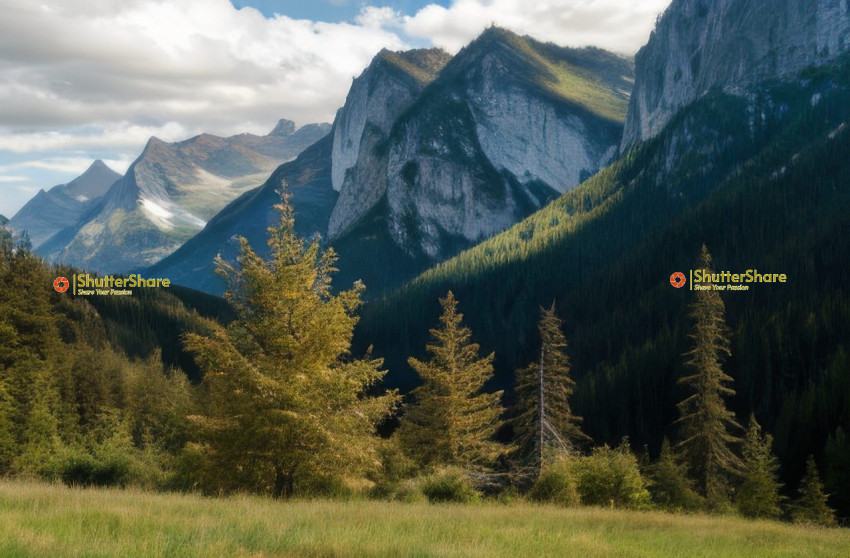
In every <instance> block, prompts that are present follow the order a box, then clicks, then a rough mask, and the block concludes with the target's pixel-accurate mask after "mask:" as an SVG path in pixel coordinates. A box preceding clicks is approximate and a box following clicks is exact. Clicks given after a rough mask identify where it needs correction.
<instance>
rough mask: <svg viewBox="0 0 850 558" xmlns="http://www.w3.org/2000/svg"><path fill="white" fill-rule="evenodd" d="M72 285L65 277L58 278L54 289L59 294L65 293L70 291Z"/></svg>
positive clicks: (54, 282)
mask: <svg viewBox="0 0 850 558" xmlns="http://www.w3.org/2000/svg"><path fill="white" fill-rule="evenodd" d="M70 285H71V284H70V283H68V280H67V279H65V278H64V277H57V278H56V280H55V281H53V288H54V289H56V292H57V293H64V292H65V291H67V290H68V287H69V286H70Z"/></svg>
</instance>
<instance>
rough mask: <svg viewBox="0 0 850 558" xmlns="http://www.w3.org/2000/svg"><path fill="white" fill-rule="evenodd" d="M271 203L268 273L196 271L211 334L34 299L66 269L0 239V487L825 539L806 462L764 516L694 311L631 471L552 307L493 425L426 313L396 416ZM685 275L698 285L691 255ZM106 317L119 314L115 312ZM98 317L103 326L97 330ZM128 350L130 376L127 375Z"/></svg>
mask: <svg viewBox="0 0 850 558" xmlns="http://www.w3.org/2000/svg"><path fill="white" fill-rule="evenodd" d="M288 199H289V198H288V195H287V194H286V193H283V198H282V202H281V203H280V204H279V205H278V206H277V209H278V211H279V212H280V215H281V219H280V222H279V224H278V225H277V226H276V227H272V228H270V229H269V247H270V249H271V250H270V253H271V256H270V258H269V259H268V261H267V260H265V259H263V258H262V257H260V256H258V255H257V254H256V252H254V250H253V249H252V247H251V246H250V245H249V244H248V242H247V241H245V240H244V239H243V240H242V243H241V249H240V255H239V257H238V259H237V261H236V262H227V261H225V260H223V259H221V258H219V259H218V260H217V262H216V264H217V268H218V271H219V273H221V274H222V275H223V276H224V278H225V279H226V280H227V283H228V285H229V288H228V290H227V293H226V297H225V298H226V301H227V303H228V305H229V307H230V313H228V314H227V315H226V319H225V318H223V316H222V315H221V314H219V315H218V317H219V319H218V320H215V319H211V318H210V317H204V316H202V315H201V314H200V313H199V309H200V310H202V311H204V312H206V313H207V315H211V311H212V312H214V310H213V309H214V308H215V305H214V304H209V301H207V304H199V305H198V309H195V308H190V307H187V304H188V303H184V302H182V301H181V300H180V299H179V298H178V297H176V296H174V295H172V294H170V293H167V292H166V290H165V289H151V290H150V292H148V291H144V292H145V295H143V296H139V297H132V298H131V299H130V300H129V301H127V298H128V297H112V298H109V297H104V298H102V299H96V298H93V297H72V296H69V295H68V293H58V292H55V291H53V290H52V284H53V280H52V279H53V277H54V276H55V275H58V274H62V273H68V271H73V270H63V269H59V268H51V267H49V266H47V265H46V264H44V263H43V262H42V261H41V260H40V259H39V258H37V257H36V256H34V255H33V254H32V253H31V252H30V251H29V250H28V248H27V246H26V241H25V240H23V241H18V242H17V243H15V241H14V240H13V239H12V238H11V237H10V236H9V235H5V236H4V237H3V239H2V245H0V248H2V252H0V255H2V259H0V284H2V289H0V293H2V294H0V309H2V312H0V316H2V318H0V320H2V321H0V332H2V337H0V347H2V352H0V355H2V358H0V468H1V470H2V472H3V475H5V476H11V477H16V478H42V479H46V480H53V481H61V482H64V483H66V484H68V485H72V486H80V485H81V486H91V485H96V486H110V485H117V486H140V487H144V488H148V489H156V490H178V491H179V490H183V491H200V492H202V493H206V494H210V495H215V494H227V493H233V492H255V493H259V494H266V495H269V496H271V497H274V498H292V497H298V496H312V497H315V496H325V497H339V496H340V495H343V494H350V493H354V492H359V493H365V494H367V495H369V496H371V497H374V498H379V499H389V500H400V501H417V500H419V499H423V500H425V499H427V500H428V501H432V502H443V501H455V502H472V501H476V500H480V499H482V498H505V497H511V498H517V497H521V498H528V499H530V500H532V501H537V502H550V503H555V504H558V505H563V506H576V505H602V506H605V505H610V506H616V507H623V508H629V509H651V508H656V507H657V508H660V509H666V510H670V511H699V510H701V511H709V512H715V513H739V514H741V515H743V516H746V517H760V518H773V519H779V518H787V519H791V520H794V521H795V522H801V523H812V524H820V525H835V524H836V515H835V511H834V509H833V508H831V507H830V503H829V496H828V494H827V492H826V491H825V488H824V484H823V482H822V476H821V472H820V471H819V468H818V466H817V464H816V462H815V460H814V458H813V457H809V459H808V461H807V465H806V471H805V474H804V475H803V477H802V480H801V481H800V487H799V490H798V493H799V494H798V495H796V496H795V497H794V498H793V499H788V498H786V497H785V495H784V494H783V492H782V484H781V482H780V479H779V477H778V470H779V462H778V460H777V458H776V456H775V455H774V453H773V438H772V436H771V435H770V434H767V433H765V432H764V431H763V430H762V427H761V426H760V424H759V423H758V422H757V420H756V418H755V417H754V416H753V415H751V416H750V417H749V420H748V421H747V423H746V426H745V427H743V426H741V425H740V424H739V423H738V422H737V421H736V419H735V415H734V413H733V412H732V411H730V410H729V409H728V408H727V399H728V398H729V397H730V396H732V395H734V394H735V390H734V380H733V378H731V377H730V376H728V375H727V374H726V373H725V372H724V370H723V364H722V363H723V359H724V357H725V356H728V354H729V352H730V348H731V343H730V330H729V328H728V327H727V326H726V310H725V305H724V303H723V300H722V299H721V298H720V295H719V294H718V293H717V292H716V291H699V292H697V293H696V294H695V296H694V298H693V300H692V301H691V302H690V303H689V304H688V309H687V312H688V315H689V319H690V321H691V327H690V328H689V331H690V334H689V339H690V350H689V351H687V352H686V353H684V355H683V366H684V369H685V370H686V371H687V372H686V373H685V374H684V375H683V376H681V377H680V378H679V379H678V381H677V383H678V384H680V385H682V386H683V389H684V391H685V392H686V393H687V394H686V396H685V397H684V398H683V399H682V400H681V401H680V402H679V403H678V405H677V407H678V418H677V419H676V420H675V421H674V422H675V423H676V424H677V428H676V430H677V435H676V437H675V438H673V439H672V440H669V441H668V440H667V439H665V441H664V444H663V445H662V448H661V452H660V454H659V455H658V457H657V458H656V459H651V458H650V456H649V454H648V453H646V452H644V453H641V454H636V453H634V452H633V451H632V448H631V447H630V445H629V442H628V440H627V439H626V438H624V439H623V440H622V442H620V443H619V444H617V445H616V446H615V447H611V446H609V445H608V444H604V443H603V444H601V445H600V444H597V443H595V442H594V440H593V439H592V437H591V436H589V435H588V434H586V433H585V431H584V430H583V418H582V417H581V416H579V415H577V414H576V413H575V412H574V411H573V406H572V401H573V399H574V395H575V393H574V392H575V389H576V382H575V381H574V380H573V379H572V364H571V359H570V356H569V349H568V343H567V339H566V337H565V336H564V333H563V324H562V321H561V320H560V318H559V317H558V314H557V307H556V305H555V304H554V303H553V304H552V305H551V306H550V307H548V308H540V309H539V323H538V327H537V328H536V329H537V335H534V337H535V338H536V339H537V340H538V343H537V345H538V347H537V351H538V353H537V356H536V357H535V358H534V359H531V360H530V361H529V362H528V363H527V366H525V367H523V368H522V369H519V370H517V374H516V377H517V384H516V388H515V396H514V398H513V399H514V403H513V404H512V405H511V407H510V409H508V408H506V407H504V406H503V401H504V400H505V398H504V397H503V393H502V392H501V391H492V390H490V389H488V387H487V386H488V384H489V383H490V382H491V380H492V378H493V374H494V367H493V361H494V354H493V353H490V354H487V355H484V354H482V352H481V350H480V346H479V345H478V344H476V343H475V342H474V340H473V332H472V330H471V329H470V328H469V327H467V326H466V325H465V322H464V316H463V315H462V314H461V313H459V312H458V300H457V299H456V298H455V295H454V294H453V293H452V292H451V291H448V292H447V294H446V295H445V296H444V297H441V298H440V300H439V302H440V306H441V309H442V310H441V315H440V317H439V320H438V321H437V323H435V324H434V327H432V328H431V329H430V333H429V335H430V342H429V343H427V345H426V352H427V354H428V356H427V358H424V359H418V358H415V357H410V359H409V365H410V366H411V367H412V368H413V369H414V370H415V371H416V374H417V376H418V377H419V379H420V380H421V383H420V385H419V386H418V387H416V388H415V389H414V390H413V391H412V392H411V393H410V394H409V397H408V398H407V399H406V400H403V399H402V397H401V394H400V393H399V392H398V391H397V390H387V389H386V388H385V387H383V386H382V379H383V378H384V376H385V374H386V370H385V369H384V368H383V360H382V359H380V358H375V357H374V356H373V355H372V350H371V349H369V350H367V351H365V352H364V353H361V354H356V353H353V352H352V351H351V340H352V337H353V334H354V329H355V326H356V324H357V322H358V319H359V318H358V314H357V311H358V308H359V307H360V305H361V296H362V293H363V289H364V287H363V285H362V284H360V283H355V285H354V286H353V287H352V288H350V289H348V290H336V289H334V288H333V287H332V279H333V274H334V272H335V268H334V263H335V261H336V255H335V254H334V253H333V251H332V250H327V251H325V250H323V249H322V246H321V242H320V240H319V239H313V240H312V241H310V242H307V241H305V240H303V239H301V238H299V237H298V236H297V234H296V233H295V229H294V212H293V209H292V207H291V206H290V205H289V202H288ZM699 265H700V267H699V269H701V270H704V271H705V272H707V273H710V272H711V271H712V270H713V262H712V259H711V255H710V253H709V251H708V250H707V249H706V248H705V247H703V249H702V252H701V254H700V262H699ZM68 274H69V275H71V273H68ZM95 300H99V301H100V302H98V303H97V304H92V302H91V301H95ZM105 300H108V301H109V303H108V304H105V303H104V302H103V301H105ZM196 302H198V299H197V298H196ZM201 302H203V300H201ZM122 304H124V305H127V304H132V305H133V306H132V307H129V306H125V307H124V308H122V309H121V311H120V312H116V309H115V307H114V306H115V305H122ZM98 306H100V307H98ZM131 308H134V309H135V310H134V311H133V310H131ZM219 311H221V309H220V308H219ZM117 316H120V317H117ZM116 319H117V320H118V321H119V322H122V323H123V326H119V327H113V326H112V325H110V323H111V321H112V320H116ZM169 320H170V322H169ZM113 323H114V322H113ZM163 323H167V324H168V325H166V326H163ZM163 327H165V328H166V329H171V331H172V334H173V333H174V332H177V331H180V332H182V334H181V336H180V339H181V343H182V345H183V349H184V350H185V351H186V352H188V353H189V354H191V355H192V356H193V358H194V362H195V365H196V366H197V370H198V372H199V374H198V375H196V376H192V377H190V375H187V374H186V373H184V372H183V371H182V370H181V369H180V368H178V367H176V366H173V365H168V364H167V363H166V360H165V359H164V358H163V353H162V351H161V349H160V348H159V347H158V345H157V344H156V341H155V339H156V336H157V330H160V331H161V330H163ZM122 329H123V330H124V331H123V333H121V332H120V331H121V330H122ZM110 332H111V333H110ZM146 340H147V342H148V343H149V346H151V347H153V349H152V350H151V351H150V352H149V354H148V356H145V357H141V356H132V355H131V351H130V349H132V348H135V350H136V351H141V352H144V350H143V348H142V347H143V346H144V344H145V341H146ZM190 380H191V381H190ZM706 410H707V411H706ZM391 423H397V428H392V427H391V426H388V424H391ZM382 426H383V427H382Z"/></svg>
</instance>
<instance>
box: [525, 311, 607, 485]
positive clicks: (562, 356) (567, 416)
mask: <svg viewBox="0 0 850 558" xmlns="http://www.w3.org/2000/svg"><path fill="white" fill-rule="evenodd" d="M540 312H541V316H540V321H539V322H538V326H537V327H538V330H539V331H540V338H541V346H540V358H539V359H538V361H537V362H533V363H531V364H529V365H528V366H526V367H525V368H522V369H520V370H518V371H517V374H516V397H517V404H516V410H517V415H516V416H515V417H514V418H513V419H512V420H511V422H512V423H513V426H514V432H515V434H516V443H517V447H518V448H517V449H518V454H519V455H520V456H521V457H523V458H526V459H528V460H529V461H530V462H531V464H532V465H533V466H536V468H537V470H538V471H540V470H541V469H543V468H544V459H545V458H546V457H547V456H549V455H551V454H553V453H554V452H556V451H558V450H561V451H569V450H572V449H573V448H574V447H575V445H576V444H579V443H580V442H585V441H589V440H590V438H589V437H588V436H587V435H586V434H585V433H584V432H582V431H581V427H580V424H581V417H578V416H576V415H574V414H573V413H572V409H571V408H570V396H571V395H572V393H573V389H574V388H575V382H574V381H573V379H572V378H571V377H570V360H569V357H568V356H567V353H566V348H567V340H566V338H565V337H564V334H563V332H562V331H561V320H560V319H558V316H557V315H556V314H555V303H554V302H552V306H551V307H550V308H548V309H546V308H541V309H540Z"/></svg>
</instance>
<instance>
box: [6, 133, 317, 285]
mask: <svg viewBox="0 0 850 558" xmlns="http://www.w3.org/2000/svg"><path fill="white" fill-rule="evenodd" d="M329 129H330V125H328V124H312V125H308V126H304V127H302V128H300V129H299V130H297V131H296V130H295V125H294V123H292V122H290V121H286V120H282V121H281V122H279V123H278V125H277V126H276V127H275V129H274V130H273V131H272V132H271V133H270V134H269V135H267V136H256V135H253V134H240V135H236V136H232V137H228V138H221V137H217V136H213V135H210V134H202V135H200V136H196V137H194V138H191V139H189V140H186V141H182V142H177V143H166V142H164V141H162V140H160V139H158V138H151V139H150V140H149V141H148V144H147V145H146V146H145V149H144V151H143V152H142V154H141V155H140V156H139V158H138V159H136V161H135V162H133V164H132V165H131V166H130V168H129V169H128V171H127V174H126V175H125V176H124V177H122V178H121V179H120V180H118V181H115V182H114V184H112V185H111V187H110V188H109V189H108V190H107V191H106V192H105V193H103V195H102V197H101V198H100V199H98V200H97V202H96V203H95V204H93V205H92V204H89V205H87V206H86V208H85V212H84V214H83V215H82V216H81V217H80V218H79V219H75V220H74V222H73V223H72V224H71V225H66V226H65V228H63V229H62V230H61V231H59V232H58V233H56V234H54V235H53V236H52V237H51V238H49V239H47V240H45V241H44V242H43V243H42V242H40V243H39V248H38V253H39V254H41V255H43V256H45V257H46V258H47V259H48V260H50V261H54V262H64V263H68V264H73V265H76V266H79V267H83V268H87V269H92V270H99V271H103V272H112V273H118V272H127V271H130V270H133V269H137V268H141V267H144V266H147V265H150V264H152V263H154V262H156V261H158V260H159V259H161V258H163V257H165V256H167V255H168V254H170V253H171V252H173V251H174V250H176V249H177V248H178V247H180V246H181V245H182V244H183V243H184V242H185V241H186V240H188V239H189V238H191V237H192V236H194V235H195V234H196V233H197V232H198V231H199V230H201V229H202V228H203V227H204V225H205V224H206V221H207V220H209V219H210V218H211V217H213V216H214V215H215V214H216V213H217V212H218V211H219V210H220V209H221V208H222V207H224V206H225V205H227V203H228V202H230V201H232V200H233V199H235V198H236V197H238V196H239V195H240V194H242V193H243V192H245V191H246V190H249V189H251V188H254V187H256V185H257V184H261V183H262V182H263V181H264V180H265V179H266V177H267V176H268V174H269V173H270V172H271V171H272V170H274V169H275V168H276V167H277V166H278V165H279V164H280V163H281V162H283V161H287V160H290V159H292V158H294V157H295V156H296V155H297V154H298V153H300V152H301V151H302V150H303V149H304V148H305V147H307V146H308V145H310V144H312V143H314V142H315V141H316V140H317V139H319V138H321V137H322V136H324V135H326V134H327V133H328V131H329ZM16 218H17V216H16ZM30 219H31V217H30ZM63 224H64V223H63Z"/></svg>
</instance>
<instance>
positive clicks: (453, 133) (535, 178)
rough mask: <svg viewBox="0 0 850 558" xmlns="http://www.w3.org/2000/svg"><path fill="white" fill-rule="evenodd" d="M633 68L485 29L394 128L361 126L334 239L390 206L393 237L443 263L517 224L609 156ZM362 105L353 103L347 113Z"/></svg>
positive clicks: (596, 54) (379, 101)
mask: <svg viewBox="0 0 850 558" xmlns="http://www.w3.org/2000/svg"><path fill="white" fill-rule="evenodd" d="M631 72H632V69H631V65H630V62H629V61H628V60H625V59H622V58H619V57H616V56H614V55H611V54H608V53H605V52H604V51H600V50H598V49H582V50H574V49H565V48H560V47H556V46H554V45H551V44H542V43H538V42H536V41H534V40H533V39H530V38H527V37H519V36H517V35H514V34H513V33H510V32H508V31H505V30H501V29H496V28H491V29H489V30H487V31H486V32H485V33H484V34H482V35H481V36H480V37H479V38H478V39H476V40H475V41H474V42H473V43H471V44H470V45H469V46H467V47H466V48H464V49H463V50H461V52H460V53H458V54H457V55H456V56H455V57H454V58H453V59H452V60H451V61H450V62H449V63H448V64H447V65H446V67H445V68H444V69H443V70H442V71H441V72H440V74H439V76H438V77H437V78H436V79H435V80H434V81H433V82H432V83H430V84H429V85H428V86H427V87H425V88H424V89H423V90H422V91H421V94H420V95H419V96H418V97H417V98H415V99H412V100H410V101H409V102H408V101H407V99H409V97H407V96H404V97H403V98H404V99H405V101H406V102H407V104H408V105H409V106H408V107H407V108H406V109H405V110H404V111H403V112H400V113H399V115H398V118H397V120H395V122H394V123H392V127H391V129H390V128H389V124H388V123H389V120H388V119H384V120H381V121H380V122H379V121H378V119H377V118H375V119H373V120H374V123H372V122H367V124H366V125H364V126H363V128H362V132H361V134H360V137H361V143H360V145H359V151H358V152H357V160H356V162H355V163H354V164H353V165H352V166H351V167H350V168H349V169H348V170H347V172H346V175H345V178H344V180H343V185H342V189H341V191H340V198H339V201H338V202H337V206H336V207H335V208H334V212H333V215H332V217H331V222H330V227H329V230H328V236H329V238H330V239H331V240H332V241H334V240H336V239H340V238H343V237H345V236H346V235H347V234H349V233H350V232H351V231H352V229H353V228H354V227H355V226H356V225H357V224H358V222H359V221H360V220H361V219H363V218H364V217H365V216H366V215H367V214H369V212H370V211H372V210H373V209H375V208H377V207H381V208H382V211H386V213H387V214H386V215H385V219H384V221H385V224H384V226H385V227H386V228H387V230H388V232H389V235H390V237H391V238H392V241H393V242H394V243H395V244H396V245H397V246H399V247H400V248H402V249H403V250H404V251H405V252H406V253H408V254H410V255H411V256H413V257H419V256H420V255H424V256H426V257H427V259H428V260H430V261H432V262H433V261H438V260H440V259H442V258H444V257H446V256H448V255H451V254H453V253H455V252H456V251H457V250H458V249H462V248H464V247H466V246H468V245H470V244H473V243H475V242H478V241H480V240H482V239H484V238H486V237H488V236H490V235H492V234H494V233H496V232H498V231H500V230H502V229H504V228H506V227H508V226H510V225H511V224H513V223H515V222H516V221H518V220H519V219H522V218H523V217H525V216H526V215H528V214H529V213H531V212H532V211H534V210H535V209H537V208H539V207H541V206H542V205H543V204H544V203H546V202H547V201H549V200H550V199H552V198H553V197H555V196H557V195H558V194H560V193H563V192H565V191H567V190H569V189H571V188H573V187H575V186H577V185H578V184H579V182H581V180H582V179H584V178H587V177H588V176H590V175H592V174H593V173H595V172H596V171H597V170H598V169H599V168H600V167H601V166H603V165H605V164H606V163H607V162H608V161H610V159H611V157H612V156H613V155H614V153H615V152H616V148H617V145H618V143H619V139H620V134H621V132H622V120H623V119H624V117H625V109H626V104H627V98H628V90H629V88H630V86H631V83H630V78H631ZM361 78H362V76H361ZM355 85H357V84H355ZM358 89H359V90H365V87H364V86H361V87H359V88H358ZM395 96H396V97H398V98H402V95H401V94H395ZM353 98H354V91H352V94H351V95H349V100H352V99H353ZM364 98H366V97H364ZM366 99H367V100H366V101H363V102H365V103H366V105H365V106H367V107H368V106H369V105H378V106H384V105H385V102H384V100H383V97H382V96H378V97H375V96H371V97H367V98H366ZM346 106H349V103H348V102H347V103H346ZM344 110H345V109H344ZM357 110H358V109H356V107H355V106H354V102H353V101H352V104H351V106H350V107H349V108H348V111H347V112H348V113H349V114H351V113H356V112H357ZM360 110H367V109H360ZM380 114H381V115H388V113H386V112H383V113H380ZM340 121H341V119H340V118H338V120H337V122H340ZM388 130H389V131H388ZM334 148H335V152H336V149H337V146H336V144H335V146H334ZM384 202H386V203H384Z"/></svg>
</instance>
